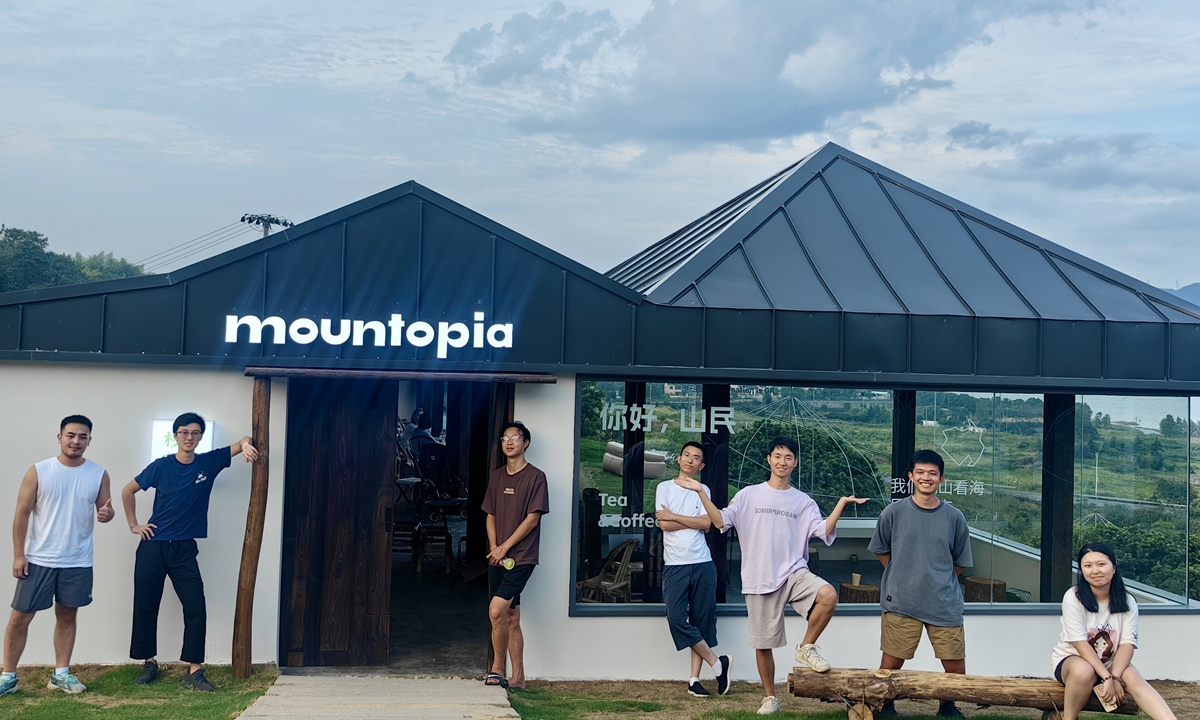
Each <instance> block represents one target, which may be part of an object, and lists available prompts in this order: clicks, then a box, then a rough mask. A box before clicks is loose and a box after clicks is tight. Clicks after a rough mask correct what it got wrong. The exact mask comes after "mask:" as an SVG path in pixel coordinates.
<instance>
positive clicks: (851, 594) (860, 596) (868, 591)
mask: <svg viewBox="0 0 1200 720" xmlns="http://www.w3.org/2000/svg"><path fill="white" fill-rule="evenodd" d="M838 602H843V603H871V604H878V603H879V588H878V587H876V586H875V585H868V584H867V583H862V584H861V585H852V584H850V583H848V582H844V583H842V585H841V588H840V589H839V590H838Z"/></svg>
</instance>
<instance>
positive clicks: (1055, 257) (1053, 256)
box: [1046, 250, 1167, 320]
mask: <svg viewBox="0 0 1200 720" xmlns="http://www.w3.org/2000/svg"><path fill="white" fill-rule="evenodd" d="M1046 254H1047V255H1049V256H1050V258H1051V261H1052V262H1054V263H1055V265H1057V264H1058V263H1059V262H1065V263H1067V264H1068V265H1071V266H1072V267H1075V268H1078V269H1079V271H1080V272H1084V273H1087V274H1088V275H1091V276H1092V277H1094V278H1096V279H1097V280H1099V281H1100V282H1106V283H1108V284H1109V285H1114V286H1116V287H1119V288H1121V289H1123V290H1128V291H1129V292H1131V293H1133V294H1134V295H1135V296H1137V298H1138V299H1140V300H1141V301H1142V302H1143V303H1145V304H1146V305H1147V306H1148V307H1149V308H1150V311H1151V312H1153V313H1154V314H1155V315H1158V316H1159V317H1160V318H1162V319H1163V320H1167V316H1166V315H1164V314H1163V313H1161V312H1159V311H1158V309H1157V308H1155V307H1154V304H1153V303H1151V302H1150V301H1149V300H1148V299H1147V298H1146V296H1145V295H1144V294H1143V293H1141V292H1139V291H1137V290H1135V289H1134V288H1131V287H1129V286H1128V285H1125V284H1124V283H1119V282H1117V281H1115V280H1112V279H1110V278H1106V277H1101V276H1100V275H1097V274H1096V273H1094V272H1092V271H1091V270H1088V269H1087V268H1085V267H1083V266H1082V265H1080V264H1079V263H1077V262H1073V261H1072V260H1069V259H1068V258H1065V257H1062V256H1061V255H1057V254H1055V253H1052V252H1050V251H1048V250H1047V251H1046Z"/></svg>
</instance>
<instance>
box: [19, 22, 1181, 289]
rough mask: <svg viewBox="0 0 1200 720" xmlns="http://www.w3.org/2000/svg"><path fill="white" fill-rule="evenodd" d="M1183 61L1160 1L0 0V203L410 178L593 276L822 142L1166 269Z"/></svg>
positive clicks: (135, 221)
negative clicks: (585, 268) (386, 0)
mask: <svg viewBox="0 0 1200 720" xmlns="http://www.w3.org/2000/svg"><path fill="white" fill-rule="evenodd" d="M1198 67H1200V10H1197V7H1196V5H1195V4H1194V3H1187V2H1174V1H1173V0H1163V1H1161V2H1153V3H1151V2H1102V1H1099V0H1097V1H1094V2H1072V1H1070V0H1061V1H1059V0H1012V1H1011V2H1005V3H996V2H988V1H986V0H959V1H958V2H928V1H923V0H908V1H903V2H886V3H885V2H877V1H876V0H837V1H836V2H835V1H833V0H806V1H805V2H795V0H785V1H780V2H723V1H721V0H689V1H688V2H682V1H681V2H675V3H671V2H646V1H644V0H642V1H638V2H635V1H633V0H628V1H627V0H620V1H616V2H564V3H559V2H549V3H547V2H478V1H472V0H465V1H463V2H456V3H429V2H422V3H415V2H391V3H372V2H347V3H315V2H305V1H303V0H293V1H291V2H287V3H282V2H280V3H271V2H265V3H264V2H253V1H250V2H246V1H243V2H237V3H234V2H224V1H222V0H214V1H212V2H206V3H201V4H196V3H171V2H156V3H151V2H145V3H133V2H114V1H110V2H106V3H82V2H54V1H52V0H42V1H40V2H38V3H22V4H17V3H5V4H3V5H0V97H3V98H4V102H3V104H2V106H0V107H2V108H3V109H2V110H0V222H3V223H4V224H6V225H10V226H16V227H22V228H27V229H34V230H40V231H41V232H44V233H46V234H47V235H48V236H49V237H50V240H51V247H52V248H53V249H55V250H59V251H70V252H75V251H81V252H85V253H91V252H97V251H101V250H112V251H115V252H116V253H117V254H119V255H123V256H125V257H127V258H129V259H131V260H135V261H136V260H140V259H142V258H144V257H146V256H149V255H152V254H153V253H155V252H158V251H159V250H162V249H164V248H166V247H168V246H171V245H175V244H177V243H180V242H183V241H185V240H188V239H190V238H194V237H197V236H199V235H202V234H204V233H207V232H209V231H211V230H214V229H216V228H218V227H221V226H224V225H227V224H229V223H231V222H234V221H236V220H237V219H238V218H239V217H240V216H241V215H242V214H243V213H247V212H270V213H276V214H280V215H284V216H286V217H288V218H290V219H292V220H294V221H301V220H304V219H307V218H310V217H313V216H315V215H318V214H320V213H322V212H325V211H327V210H331V209H333V208H336V207H339V206H341V205H344V204H346V203H348V202H352V201H354V200H357V199H359V198H362V197H365V196H367V195H369V194H372V193H374V192H377V191H379V190H382V189H385V188H388V187H391V186H393V185H396V184H398V183H401V182H404V181H406V180H410V179H412V180H416V181H418V182H420V183H422V184H424V185H427V186H429V187H430V188H432V189H434V190H436V191H438V192H441V193H443V194H445V195H448V196H449V197H451V198H453V199H455V200H457V201H459V202H461V203H463V204H465V205H467V206H468V207H471V208H473V209H475V210H477V211H479V212H481V213H483V214H484V215H487V216H489V217H491V218H493V219H494V220H497V221H498V222H501V223H503V224H505V225H508V226H509V227H512V228H513V229H515V230H517V231H519V232H522V233H524V234H526V235H528V236H530V237H532V238H534V239H535V240H537V241H539V242H542V243H544V244H546V245H548V246H550V247H553V248H555V249H557V250H559V251H561V252H563V253H565V254H567V255H568V256H570V257H573V258H575V259H577V260H580V261H581V262H583V263H585V264H587V265H590V266H592V267H595V268H597V269H600V270H606V269H608V268H609V267H611V266H612V265H614V264H616V263H617V262H618V261H620V260H622V259H624V258H625V257H627V256H628V255H630V254H632V253H633V252H635V251H637V250H638V249H640V248H642V247H644V246H645V245H647V244H649V243H651V242H653V241H654V240H657V239H658V238H660V237H662V236H664V235H666V234H668V233H669V232H671V231H672V230H674V229H676V228H677V227H679V226H681V225H683V224H685V223H687V222H688V221H690V220H692V219H693V218H695V217H697V216H699V215H701V214H703V213H704V212H706V211H707V210H708V209H710V208H712V207H714V206H715V205H717V204H719V203H720V202H722V201H724V200H725V199H728V198H729V197H732V196H734V195H736V194H737V193H738V192H740V191H741V190H743V189H745V188H747V187H749V186H750V185H751V184H753V183H755V182H757V181H758V180H760V179H762V178H764V177H766V176H768V175H769V174H771V173H773V172H775V171H776V170H778V169H779V168H781V167H783V166H784V165H786V164H788V163H789V162H791V161H794V160H795V159H797V158H799V157H802V156H803V155H805V154H807V153H808V152H809V151H811V150H812V149H814V148H816V147H818V146H819V145H820V144H822V143H824V142H826V141H829V140H832V141H834V142H837V143H839V144H842V145H844V146H846V147H849V148H850V149H852V150H854V151H856V152H859V153H861V154H863V155H865V156H867V157H869V158H871V159H873V160H875V161H877V162H880V163H882V164H884V165H887V166H889V167H891V168H893V169H895V170H897V171H899V172H902V173H904V174H906V175H908V176H910V177H912V178H914V179H916V180H918V181H920V182H923V183H926V184H928V185H931V186H933V187H935V188H937V189H939V190H941V191H943V192H946V193H948V194H950V195H953V196H956V197H958V198H960V199H962V200H964V201H966V202H969V203H971V204H973V205H976V206H978V207H980V208H982V209H984V210H986V211H988V212H991V213H993V214H995V215H998V216H1000V217H1002V218H1005V219H1006V220H1009V221H1010V222H1013V223H1015V224H1017V225H1020V226H1022V227H1024V228H1026V229H1028V230H1030V231H1032V232H1036V233H1038V234H1040V235H1043V236H1045V237H1047V238H1049V239H1051V240H1053V241H1055V242H1058V243H1060V244H1063V245H1066V246H1067V247H1070V248H1072V249H1074V250H1077V251H1079V252H1081V253H1083V254H1085V255H1088V256H1091V257H1093V258H1095V259H1097V260H1099V261H1101V262H1104V263H1106V264H1109V265H1112V266H1113V267H1116V268H1117V269H1119V270H1122V271H1124V272H1127V273H1129V274H1131V275H1134V276H1136V277H1138V278H1141V279H1143V280H1146V281H1148V282H1151V283H1153V284H1156V285H1159V286H1163V287H1173V286H1174V285H1175V283H1176V281H1179V283H1180V284H1184V285H1186V284H1188V283H1190V282H1195V281H1198V280H1200V242H1198V240H1200V238H1198V233H1197V232H1196V228H1197V226H1198V225H1200V162H1198V161H1200V148H1198V143H1200V124H1198V123H1197V122H1196V120H1195V119H1196V118H1197V117H1200V73H1198V72H1197V70H1196V68H1198ZM252 237H253V236H252V235H246V236H244V237H242V238H239V239H237V240H234V241H232V242H231V243H229V244H226V245H223V246H221V247H219V248H215V249H214V251H215V250H220V249H227V248H228V247H229V246H230V245H232V244H234V243H236V242H241V241H245V240H248V239H251V238H252ZM198 257H201V256H196V258H192V259H197V258H198Z"/></svg>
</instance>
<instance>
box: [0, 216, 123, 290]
mask: <svg viewBox="0 0 1200 720" xmlns="http://www.w3.org/2000/svg"><path fill="white" fill-rule="evenodd" d="M49 245H50V241H49V239H48V238H47V237H46V236H45V235H43V234H41V233H40V232H36V231H34V230H21V229H19V228H10V227H6V226H4V225H0V292H13V291H16V290H32V289H35V288H43V287H53V286H56V285H74V284H76V283H83V282H93V281H96V280H115V279H119V278H127V277H136V276H138V275H142V274H144V271H143V270H142V267H141V266H140V265H134V264H133V263H130V262H129V261H128V260H126V259H125V258H116V257H114V256H113V254H112V253H96V254H95V255H88V256H85V255H82V254H80V253H76V254H75V255H64V254H60V253H56V252H51V251H50V250H49Z"/></svg>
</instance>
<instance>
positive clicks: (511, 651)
mask: <svg viewBox="0 0 1200 720" xmlns="http://www.w3.org/2000/svg"><path fill="white" fill-rule="evenodd" d="M508 659H509V660H511V661H512V677H511V678H509V680H508V686H509V687H512V688H516V689H518V690H524V689H525V633H523V632H521V608H520V607H515V608H513V609H511V610H509V611H508Z"/></svg>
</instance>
